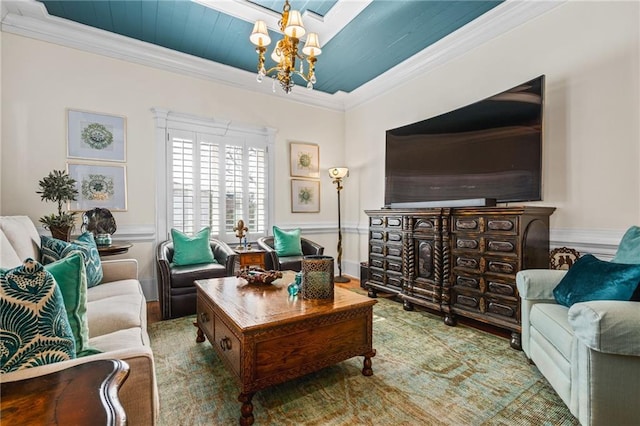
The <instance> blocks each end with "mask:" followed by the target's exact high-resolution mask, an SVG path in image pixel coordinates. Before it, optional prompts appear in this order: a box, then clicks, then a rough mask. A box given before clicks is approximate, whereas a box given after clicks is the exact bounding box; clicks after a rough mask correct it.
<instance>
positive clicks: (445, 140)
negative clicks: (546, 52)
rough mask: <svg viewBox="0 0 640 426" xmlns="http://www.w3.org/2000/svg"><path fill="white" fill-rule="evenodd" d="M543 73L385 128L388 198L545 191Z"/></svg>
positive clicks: (403, 200)
mask: <svg viewBox="0 0 640 426" xmlns="http://www.w3.org/2000/svg"><path fill="white" fill-rule="evenodd" d="M543 93H544V76H540V77H538V78H536V79H534V80H531V81H528V82H526V83H524V84H521V85H519V86H517V87H514V88H512V89H510V90H507V91H505V92H502V93H499V94H497V95H494V96H491V97H489V98H487V99H484V100H481V101H479V102H476V103H473V104H471V105H467V106H465V107H462V108H459V109H456V110H454V111H451V112H448V113H445V114H442V115H439V116H437V117H433V118H429V119H427V120H424V121H420V122H418V123H414V124H410V125H408V126H404V127H399V128H397V129H392V130H387V132H386V159H385V205H386V206H387V207H394V205H395V206H397V205H398V204H400V205H403V206H407V205H408V204H411V203H416V204H418V203H424V202H431V201H447V200H466V199H478V198H487V199H495V200H496V202H498V203H506V202H515V201H538V200H541V199H542V198H541V197H542V170H541V169H542V110H543Z"/></svg>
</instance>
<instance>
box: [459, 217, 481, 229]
mask: <svg viewBox="0 0 640 426" xmlns="http://www.w3.org/2000/svg"><path fill="white" fill-rule="evenodd" d="M452 227H453V231H454V232H481V231H482V230H483V229H482V220H481V218H480V217H479V216H470V217H468V216H454V217H453V221H452Z"/></svg>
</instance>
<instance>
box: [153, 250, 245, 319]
mask: <svg viewBox="0 0 640 426" xmlns="http://www.w3.org/2000/svg"><path fill="white" fill-rule="evenodd" d="M209 245H210V246H211V251H212V252H213V257H214V258H215V260H216V262H217V263H204V264H197V265H186V266H175V265H173V264H172V261H173V254H174V250H173V241H171V240H167V241H164V242H162V243H160V244H159V245H158V247H157V251H156V261H157V268H158V297H159V299H160V308H161V311H162V319H169V318H177V317H182V316H185V315H192V314H195V313H196V287H195V284H194V283H193V282H194V281H195V280H203V279H208V278H221V277H228V276H232V275H233V273H234V263H235V259H236V253H235V252H234V251H233V250H232V249H231V248H230V247H229V245H227V244H226V243H225V242H223V241H219V240H215V239H209Z"/></svg>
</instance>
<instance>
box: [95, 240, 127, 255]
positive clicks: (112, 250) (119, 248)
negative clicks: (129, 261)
mask: <svg viewBox="0 0 640 426" xmlns="http://www.w3.org/2000/svg"><path fill="white" fill-rule="evenodd" d="M131 247H133V244H131V243H127V242H121V243H113V244H109V245H108V246H98V253H100V256H114V255H116V254H123V253H126V252H128V251H129V249H130V248H131Z"/></svg>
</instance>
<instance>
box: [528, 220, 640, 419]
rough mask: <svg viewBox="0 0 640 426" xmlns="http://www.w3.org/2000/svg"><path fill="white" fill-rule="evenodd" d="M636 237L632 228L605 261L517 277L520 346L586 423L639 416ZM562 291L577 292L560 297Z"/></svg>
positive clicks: (589, 259) (591, 259)
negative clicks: (520, 316)
mask: <svg viewBox="0 0 640 426" xmlns="http://www.w3.org/2000/svg"><path fill="white" fill-rule="evenodd" d="M638 243H640V228H638V227H633V228H631V229H630V230H629V231H628V232H627V234H625V237H624V238H623V240H622V243H621V245H620V247H619V248H618V253H617V254H616V257H614V259H613V261H612V262H611V263H609V262H604V261H600V260H599V259H596V258H594V257H593V256H585V257H584V258H581V259H580V260H578V261H577V262H576V263H575V264H574V265H573V266H572V267H571V269H570V270H569V271H566V270H545V269H532V270H523V271H520V272H519V273H518V274H517V276H516V284H517V287H518V292H519V294H520V298H521V315H522V350H523V351H524V353H525V354H526V356H527V357H528V358H529V359H530V361H532V362H533V363H534V364H535V365H536V367H537V368H538V370H539V371H540V372H541V373H542V374H543V375H544V376H545V378H546V379H547V381H548V382H549V383H550V384H551V386H552V387H553V388H554V390H555V391H556V392H557V394H558V395H559V396H560V398H562V400H563V401H564V403H565V404H566V405H567V407H569V410H570V411H571V413H572V414H573V415H574V416H576V417H577V418H578V420H579V421H580V423H581V424H582V425H585V426H587V425H630V424H637V423H638V419H640V404H638V394H639V392H640V302H638V301H634V300H638V298H637V294H635V293H637V292H638V291H639V290H640V289H638V287H637V283H638V269H637V268H638V265H640V262H638V260H639V259H638V256H639V255H640V248H639V246H638ZM629 247H632V248H629ZM583 265H586V267H585V266H583ZM586 268H590V269H586ZM598 271H601V272H598ZM634 274H635V275H634ZM565 277H566V279H565ZM629 277H631V278H629ZM625 280H626V281H627V282H630V285H629V286H624V284H623V282H624V281H625ZM568 287H569V291H566V289H567V288H568ZM633 288H636V291H635V292H634V294H632V295H631V296H629V295H630V294H631V292H632V291H633ZM554 290H555V291H554ZM589 292H591V295H590V296H589ZM596 292H607V294H605V295H604V296H603V295H602V294H598V293H596ZM614 293H615V296H610V295H611V294H614ZM585 294H586V295H587V296H586V297H584V296H582V295H585ZM594 294H597V295H596V296H594ZM567 295H568V297H570V298H577V297H579V296H578V295H580V297H581V299H579V300H575V301H573V300H572V301H571V302H569V303H567ZM616 298H618V300H606V299H616ZM629 299H630V300H629ZM567 304H569V306H566V305H567Z"/></svg>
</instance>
